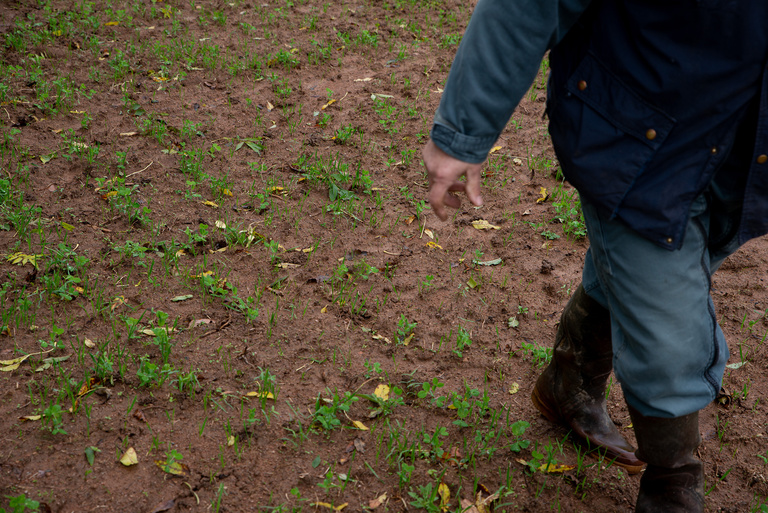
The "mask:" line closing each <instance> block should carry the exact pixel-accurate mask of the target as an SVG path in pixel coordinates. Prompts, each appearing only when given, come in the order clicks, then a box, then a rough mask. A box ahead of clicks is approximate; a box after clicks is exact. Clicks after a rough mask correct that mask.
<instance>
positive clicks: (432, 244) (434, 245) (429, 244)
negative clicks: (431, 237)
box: [426, 241, 443, 249]
mask: <svg viewBox="0 0 768 513" xmlns="http://www.w3.org/2000/svg"><path fill="white" fill-rule="evenodd" d="M426 246H427V247H428V248H432V249H443V247H442V246H441V245H440V244H438V243H437V242H433V241H429V242H427V244H426Z"/></svg>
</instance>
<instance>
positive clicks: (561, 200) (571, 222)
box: [552, 182, 587, 240]
mask: <svg viewBox="0 0 768 513" xmlns="http://www.w3.org/2000/svg"><path fill="white" fill-rule="evenodd" d="M552 206H553V207H554V208H555V216H554V217H553V218H552V221H555V222H558V223H561V224H562V225H563V234H564V235H565V236H566V237H568V238H569V239H570V238H573V239H574V240H580V239H583V238H584V237H586V236H587V226H586V224H585V223H584V214H583V213H582V211H581V199H580V198H579V193H578V191H576V189H571V190H570V191H568V190H566V189H565V187H564V185H563V183H562V182H560V184H559V185H558V186H557V188H555V190H554V192H553V193H552Z"/></svg>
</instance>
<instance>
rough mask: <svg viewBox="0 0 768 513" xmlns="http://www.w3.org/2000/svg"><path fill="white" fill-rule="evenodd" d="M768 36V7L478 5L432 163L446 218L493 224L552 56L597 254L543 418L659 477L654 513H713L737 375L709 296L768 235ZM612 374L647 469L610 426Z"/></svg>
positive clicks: (557, 111) (436, 198) (576, 303)
mask: <svg viewBox="0 0 768 513" xmlns="http://www.w3.org/2000/svg"><path fill="white" fill-rule="evenodd" d="M767 24H768V2H763V1H759V0H740V1H735V0H672V1H669V0H610V1H609V0H480V1H479V3H478V4H477V6H476V8H475V11H474V13H473V15H472V18H471V20H470V23H469V26H468V27H467V31H466V33H465V35H464V38H463V40H462V42H461V45H460V47H459V50H458V52H457V55H456V57H455V59H454V62H453V65H452V67H451V70H450V73H449V76H448V80H447V82H446V86H445V90H444V92H443V96H442V98H441V102H440V106H439V108H438V110H437V112H436V114H435V118H434V124H433V127H432V131H431V134H430V140H429V142H428V143H427V144H426V146H425V147H424V149H423V152H422V155H423V159H424V163H425V166H426V168H427V175H428V178H429V184H430V191H429V202H430V204H431V206H432V209H433V210H434V212H435V214H436V215H437V216H438V217H439V218H440V219H442V220H445V219H447V217H448V211H447V207H450V208H459V207H460V204H461V199H460V197H459V196H458V195H457V194H456V193H464V194H466V195H467V197H468V198H469V200H470V201H471V202H472V204H474V205H482V196H481V191H480V181H481V172H482V165H483V162H484V161H485V159H486V158H487V155H488V152H489V150H490V149H491V147H492V146H493V144H494V143H495V142H496V140H497V139H498V137H499V135H500V134H501V132H502V130H503V129H504V127H505V125H506V123H507V122H508V120H509V118H510V116H511V115H512V112H513V111H514V109H515V107H516V106H517V104H518V102H519V101H520V99H521V98H522V96H523V95H524V94H525V92H526V91H527V89H528V87H529V86H530V84H531V82H532V81H533V79H534V78H535V76H536V73H537V71H538V68H539V63H540V61H541V59H542V57H543V56H544V55H545V54H546V52H547V51H549V52H550V54H549V60H550V70H551V71H550V77H549V82H548V87H547V114H548V116H549V133H550V135H551V137H552V143H553V146H554V149H555V152H556V154H557V157H558V160H559V161H560V165H561V167H562V171H563V174H564V176H565V177H566V179H567V180H568V181H569V182H570V183H571V184H572V185H573V186H574V187H576V189H577V190H578V192H579V195H580V198H581V204H582V209H583V213H584V219H585V222H586V225H587V231H588V234H589V242H590V247H589V249H588V251H587V254H586V256H585V262H584V269H583V274H582V283H581V285H580V286H579V287H578V288H577V290H576V292H575V293H574V295H573V297H571V299H570V301H569V302H568V304H567V306H566V307H565V309H564V311H563V314H562V317H561V320H560V324H559V327H558V331H557V335H556V338H555V343H554V350H553V357H552V361H551V363H550V364H549V366H548V367H547V368H546V369H545V370H544V371H543V372H542V374H541V376H540V377H539V379H538V381H537V382H536V385H535V387H534V390H533V394H532V401H533V403H534V405H535V406H536V408H538V409H539V411H540V412H541V413H542V414H543V415H544V416H545V417H546V418H547V419H549V420H551V421H553V422H557V423H560V424H562V425H564V426H566V427H567V428H568V429H570V430H571V432H572V434H573V435H574V436H575V437H576V438H577V439H578V440H579V441H580V442H581V443H583V444H585V445H587V446H589V447H592V448H597V449H599V450H600V451H601V452H602V453H603V454H605V455H606V457H608V458H610V459H612V460H614V462H615V463H616V464H618V465H622V466H624V467H625V468H626V469H627V470H628V471H630V472H639V471H640V470H641V469H642V468H643V466H644V465H646V464H647V466H646V468H645V471H644V473H643V475H642V477H641V480H640V491H639V495H638V498H637V503H636V509H635V511H636V512H638V513H652V512H680V513H682V512H686V513H690V512H702V511H703V510H704V472H703V463H702V462H701V461H700V460H699V459H698V458H697V457H696V449H697V447H698V445H699V443H700V441H701V439H700V435H699V427H698V426H699V424H698V414H699V410H701V409H702V408H704V407H705V406H707V405H708V404H709V403H710V402H711V401H712V400H713V399H714V398H715V397H716V394H717V393H718V392H719V390H720V388H721V382H722V378H723V373H724V370H725V364H726V362H727V360H728V347H727V345H726V342H725V338H724V336H723V333H722V331H721V329H720V327H719V325H718V322H717V318H716V316H715V310H714V305H713V302H712V299H711V297H710V293H709V292H710V285H711V277H712V273H714V272H715V271H716V270H717V269H718V267H719V266H720V264H721V263H722V262H723V261H724V259H725V258H726V257H727V256H728V255H730V254H732V253H733V252H734V251H736V250H737V249H738V248H739V247H740V246H741V245H743V244H744V243H745V242H746V241H748V240H750V239H752V238H754V237H758V236H761V235H763V234H765V233H768V72H767V67H768V26H766V25H767ZM462 177H464V178H465V180H463V179H462ZM612 371H613V372H614V373H615V375H616V377H617V379H618V381H619V383H620V384H621V387H622V391H623V393H624V397H625V400H626V402H627V406H628V409H629V412H630V416H631V419H632V424H633V426H634V431H635V435H636V436H635V438H636V439H637V445H638V448H637V450H635V449H634V447H632V446H631V445H630V444H629V443H628V442H627V441H626V440H625V439H624V437H623V436H622V435H621V434H620V433H619V431H618V430H617V428H616V426H615V425H614V423H613V422H612V421H611V419H610V417H609V415H608V413H607V411H606V407H605V389H606V383H607V380H608V376H609V374H610V373H611V372H612Z"/></svg>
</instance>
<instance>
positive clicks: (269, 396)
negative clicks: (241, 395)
mask: <svg viewBox="0 0 768 513" xmlns="http://www.w3.org/2000/svg"><path fill="white" fill-rule="evenodd" d="M245 397H261V398H264V399H274V398H275V394H273V393H272V392H248V393H247V394H245Z"/></svg>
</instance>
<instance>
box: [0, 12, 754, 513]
mask: <svg viewBox="0 0 768 513" xmlns="http://www.w3.org/2000/svg"><path fill="white" fill-rule="evenodd" d="M470 14H471V6H468V5H467V4H465V3H463V2H454V1H449V0H446V1H415V0H406V1H397V0H395V1H393V2H391V3H388V2H368V3H366V2H359V3H357V2H334V3H330V2H329V3H320V2H313V1H301V0H287V1H269V2H266V1H263V0H260V1H257V2H243V1H239V0H235V1H234V2H207V1H203V2H179V1H172V2H161V1H157V2H155V1H154V0H153V1H149V0H132V1H125V0H114V1H102V0H96V1H93V2H80V1H67V0H60V1H59V0H45V1H44V0H40V1H37V2H30V1H23V2H22V1H13V0H8V1H5V2H3V3H2V5H0V34H2V39H0V118H1V121H0V122H1V123H2V128H1V129H0V130H2V141H1V143H2V145H1V146H0V150H2V153H1V154H0V165H1V166H2V171H3V172H2V177H0V199H2V205H1V206H0V212H1V213H2V218H1V219H0V229H1V230H0V248H2V252H3V259H2V262H1V263H0V273H2V280H1V281H2V285H0V287H2V288H1V290H0V315H2V319H1V320H0V325H2V335H1V336H0V348H1V351H0V359H2V360H4V362H5V363H3V365H4V366H5V367H4V368H2V369H0V370H2V371H4V372H2V373H0V393H1V394H2V395H1V397H2V402H0V412H2V414H1V415H0V430H1V432H2V433H3V436H2V444H0V496H2V499H0V505H2V506H4V507H5V508H7V509H8V508H10V509H9V511H24V507H25V506H24V505H23V504H21V503H22V502H23V501H24V500H32V501H36V502H38V503H39V505H38V508H39V509H40V510H41V511H55V512H74V511H78V512H80V511H121V512H122V511H136V512H159V511H208V510H212V511H232V512H235V511H286V512H287V511H294V512H298V511H316V510H317V511H331V510H332V509H337V510H341V509H343V510H344V511H362V510H366V511H393V512H394V511H398V512H399V511H434V512H437V511H441V510H442V511H462V510H463V509H466V508H468V507H469V506H470V505H472V504H475V506H474V507H475V508H476V509H475V510H476V511H483V509H482V507H483V506H482V504H484V503H483V500H484V499H485V498H486V497H488V496H490V495H492V494H496V495H495V496H494V497H492V499H493V500H491V501H487V503H488V504H490V505H491V507H493V508H495V511H566V512H579V511H584V512H598V513H600V512H609V511H610V512H613V511H632V510H633V508H634V500H635V496H636V493H637V488H638V482H639V476H637V475H628V474H627V473H626V472H625V471H623V470H621V469H620V468H618V467H616V466H613V465H611V464H610V462H607V461H602V460H599V459H596V458H592V457H585V456H584V454H583V451H580V450H577V448H576V447H574V444H573V443H572V442H571V441H570V440H569V438H568V433H567V431H566V430H565V429H563V428H562V427H559V426H556V425H553V424H551V423H550V422H548V421H546V420H545V419H543V418H542V417H541V416H540V415H539V413H538V412H537V411H536V410H535V409H534V408H533V406H532V405H531V403H530V400H529V396H530V393H531V389H532V386H533V384H534V382H535V380H536V377H537V376H538V374H539V373H540V372H541V370H542V368H543V365H544V364H545V362H546V360H547V358H548V351H547V350H548V348H550V347H551V345H552V342H553V338H554V334H555V331H556V327H557V322H558V318H559V315H560V312H561V311H562V308H563V307H564V305H565V303H566V302H567V300H568V297H569V296H570V294H571V293H572V292H573V290H574V289H575V288H576V287H577V286H578V284H579V280H580V269H581V265H582V261H583V257H584V253H585V251H586V249H587V247H588V241H587V240H586V238H585V237H584V234H583V232H582V227H581V225H580V218H579V215H578V211H577V210H576V206H577V196H575V194H574V191H573V190H572V188H571V187H570V186H569V185H568V184H567V183H563V182H562V181H561V180H560V178H559V175H558V164H557V161H556V159H555V156H554V153H553V151H552V149H551V146H550V142H549V137H548V134H547V126H546V121H545V120H543V118H542V114H543V110H544V103H543V100H544V97H545V95H546V90H545V75H546V65H543V66H542V70H541V73H540V76H539V77H538V78H537V81H536V83H535V84H534V86H533V87H532V89H531V91H530V92H529V93H528V94H527V95H526V96H525V98H524V99H523V101H522V103H521V104H520V106H519V108H518V109H517V111H516V112H515V114H514V116H513V118H512V120H511V122H510V124H509V126H508V127H507V129H506V130H505V132H504V133H503V135H502V136H501V138H500V140H499V142H498V147H497V148H495V149H494V152H493V153H492V155H491V157H490V159H489V162H488V164H487V166H486V169H485V172H484V185H485V188H484V195H485V196H484V198H485V205H484V206H483V207H482V208H474V207H471V206H470V205H468V204H465V205H464V207H463V208H462V209H461V210H459V211H457V212H456V213H455V215H454V216H453V217H452V218H451V219H449V220H448V221H447V222H440V221H439V220H437V219H436V217H435V216H434V215H433V214H432V213H431V212H430V209H429V208H428V206H426V204H425V199H426V192H427V182H426V178H425V172H424V167H423V165H422V163H421V159H420V156H419V155H420V148H421V147H422V146H423V144H424V143H425V141H426V140H427V137H428V133H429V129H430V126H431V119H432V115H433V113H434V111H435V108H436V107H437V104H438V102H439V100H440V93H441V91H442V87H443V85H444V83H445V79H446V77H447V72H448V69H449V67H450V63H451V59H452V56H453V54H454V53H455V51H456V48H457V45H458V43H459V41H460V39H461V34H462V33H463V31H464V29H465V28H466V25H467V22H468V19H469V16H470ZM478 221H486V222H487V223H488V224H490V225H491V226H490V227H486V228H485V229H479V227H482V225H478V224H477V223H476V222H478ZM767 255H768V245H767V244H766V241H765V239H759V240H756V241H752V242H750V243H749V244H748V245H747V246H746V247H745V248H743V249H742V250H741V251H740V252H739V253H737V254H736V255H734V256H733V257H731V258H730V259H729V260H728V261H726V263H725V264H724V265H723V267H722V268H721V270H720V271H719V272H718V274H717V275H716V276H715V277H714V283H713V297H714V301H715V304H716V307H717V311H718V315H719V317H720V320H721V321H720V322H721V325H722V327H723V330H724V331H725V333H726V336H727V337H728V340H729V342H730V346H731V354H732V356H731V361H730V362H729V364H731V368H729V369H728V371H727V373H726V377H725V381H724V384H723V386H724V394H723V396H722V397H721V398H720V400H719V401H718V403H717V404H713V405H711V406H710V407H708V408H707V409H706V410H705V411H704V412H703V415H702V425H701V432H702V438H703V443H702V445H701V448H700V450H699V453H700V456H701V458H702V459H703V460H704V461H705V464H706V466H705V469H706V470H705V472H706V480H707V484H706V486H707V491H708V496H707V508H708V511H722V512H734V513H736V512H745V511H766V510H767V509H768V506H766V505H765V502H766V495H768V484H766V480H765V477H764V476H765V474H766V470H768V469H767V468H766V465H767V464H768V451H767V449H768V444H766V441H765V432H766V405H765V401H766V394H767V393H768V388H767V386H766V380H765V378H764V376H765V373H766V367H767V365H768V355H767V354H766V349H765V345H764V344H763V342H764V340H765V338H766V333H768V316H767V315H766V314H767V313H768V292H766V284H765V277H766V276H765V272H766V269H767V268H768V266H766V256H767ZM46 351H48V352H46ZM25 355H31V356H29V357H28V358H27V359H26V360H24V361H23V362H21V363H20V365H19V366H18V368H15V369H12V368H9V367H13V366H14V363H18V361H16V362H14V361H13V360H14V359H16V358H20V357H23V356H25ZM8 361H11V362H10V363H7V362H8ZM380 385H385V386H386V388H378V387H379V386H380ZM611 385H612V386H611V388H610V393H609V411H610V413H611V415H612V417H613V419H614V420H615V422H616V423H617V425H618V426H619V427H620V429H621V430H622V432H623V433H625V434H626V435H627V437H628V438H629V439H632V438H633V435H632V433H631V428H629V424H630V422H629V418H628V414H627V411H626V408H625V406H624V404H623V399H622V395H621V390H620V388H619V386H616V384H615V383H614V382H613V380H612V381H611ZM377 388H378V392H376V391H377ZM387 391H388V392H389V396H388V398H386V399H385V398H384V397H385V393H386V392H387ZM376 393H378V394H379V395H376ZM131 449H132V450H133V453H135V460H136V461H137V462H138V463H136V464H129V465H125V464H124V463H132V462H131V461H128V460H129V459H130V456H131V454H133V453H132V451H131ZM121 461H122V462H121ZM548 463H549V464H551V465H549V466H548V465H547V464H548ZM22 496H23V499H22ZM478 503H479V504H480V505H478ZM345 504H346V506H344V507H343V508H342V505H345ZM33 506H34V504H33V503H31V502H30V503H27V506H26V507H27V509H26V510H27V511H29V510H30V508H32V507H33ZM14 508H15V509H14ZM761 508H762V509H761Z"/></svg>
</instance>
